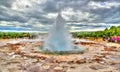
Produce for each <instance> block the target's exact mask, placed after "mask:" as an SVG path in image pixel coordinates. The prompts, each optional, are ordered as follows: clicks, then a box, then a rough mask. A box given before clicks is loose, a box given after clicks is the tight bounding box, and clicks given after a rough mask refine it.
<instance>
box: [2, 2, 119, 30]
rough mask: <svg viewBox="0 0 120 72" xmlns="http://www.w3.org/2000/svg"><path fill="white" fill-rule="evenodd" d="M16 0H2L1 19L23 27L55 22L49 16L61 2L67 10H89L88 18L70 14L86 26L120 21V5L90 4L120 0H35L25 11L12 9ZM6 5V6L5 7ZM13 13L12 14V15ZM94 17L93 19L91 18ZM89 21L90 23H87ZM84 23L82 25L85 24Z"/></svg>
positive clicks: (71, 19)
mask: <svg viewBox="0 0 120 72" xmlns="http://www.w3.org/2000/svg"><path fill="white" fill-rule="evenodd" d="M15 1H16V0H7V1H6V0H0V21H8V22H12V21H16V22H19V23H21V24H23V25H21V26H22V27H26V28H27V27H28V28H32V27H33V26H32V25H33V24H35V21H37V22H39V23H42V24H44V25H51V24H53V22H54V19H52V18H51V19H50V18H48V17H47V14H48V13H57V12H58V10H59V8H58V7H57V6H58V4H60V3H61V9H62V10H67V9H68V8H72V9H73V10H74V12H77V11H80V12H83V13H84V12H88V13H89V14H91V15H90V16H88V18H82V17H81V18H82V19H80V20H79V19H78V18H77V16H76V15H74V16H68V17H69V18H70V21H69V22H71V23H72V21H74V20H76V21H77V22H85V23H86V24H84V25H86V27H94V28H98V27H101V26H99V25H98V26H93V25H88V24H89V23H107V24H109V23H120V7H115V6H113V7H111V8H109V9H105V8H98V9H92V8H91V7H90V6H89V5H88V4H89V3H90V1H94V2H120V0H47V1H46V2H45V3H43V4H39V3H36V2H33V3H32V5H31V6H29V5H26V6H25V7H26V8H25V10H23V11H17V10H16V11H15V10H12V9H11V5H12V3H13V2H15ZM29 1H30V0H29ZM4 7H5V8H4ZM11 14H12V15H11ZM31 19H35V21H34V20H33V21H32V22H31V23H29V21H30V20H31ZM89 19H93V20H89ZM24 23H28V24H29V25H24ZM87 23H88V24H87ZM84 25H82V26H84ZM74 26H78V27H79V26H81V25H75V24H74ZM34 29H36V30H39V28H38V29H37V28H34ZM41 30H46V29H44V28H41Z"/></svg>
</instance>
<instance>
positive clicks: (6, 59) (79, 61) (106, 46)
mask: <svg viewBox="0 0 120 72" xmlns="http://www.w3.org/2000/svg"><path fill="white" fill-rule="evenodd" d="M42 44H43V43H42V42H40V41H39V40H21V39H19V40H13V39H10V40H0V72H120V44H116V43H107V42H94V41H85V40H84V41H81V42H80V43H77V44H78V45H79V46H81V47H83V48H85V49H86V51H85V52H84V53H78V54H66V55H58V54H54V55H53V54H43V53H41V52H40V50H39V48H38V46H41V45H42Z"/></svg>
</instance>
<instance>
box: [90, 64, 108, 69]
mask: <svg viewBox="0 0 120 72" xmlns="http://www.w3.org/2000/svg"><path fill="white" fill-rule="evenodd" d="M89 68H91V69H93V70H99V69H105V68H107V67H105V66H102V65H91V66H89Z"/></svg>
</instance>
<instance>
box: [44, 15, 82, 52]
mask: <svg viewBox="0 0 120 72" xmlns="http://www.w3.org/2000/svg"><path fill="white" fill-rule="evenodd" d="M42 50H43V51H49V52H75V53H76V52H84V49H83V48H81V47H78V46H75V45H74V43H73V41H72V36H71V34H70V33H69V32H68V30H67V28H66V27H65V20H64V19H63V18H62V16H61V13H58V16H57V18H56V20H55V23H54V25H53V27H52V28H51V30H50V31H49V33H48V37H47V38H46V40H45V42H44V45H43V48H42Z"/></svg>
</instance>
